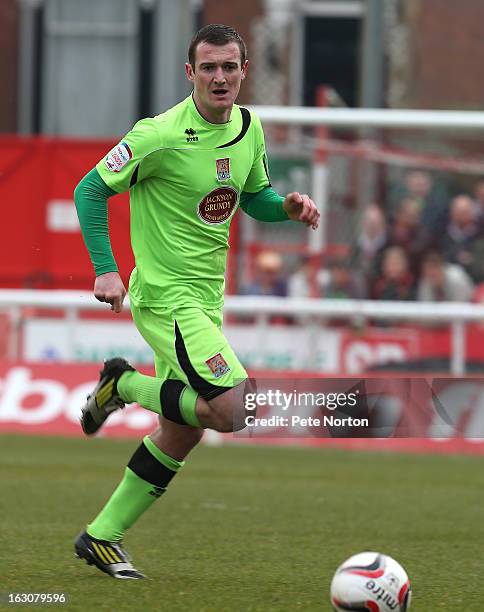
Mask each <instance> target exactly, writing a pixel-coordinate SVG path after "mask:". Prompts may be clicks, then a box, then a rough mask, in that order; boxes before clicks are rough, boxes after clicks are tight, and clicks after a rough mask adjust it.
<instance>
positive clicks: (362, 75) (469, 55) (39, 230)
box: [0, 0, 484, 421]
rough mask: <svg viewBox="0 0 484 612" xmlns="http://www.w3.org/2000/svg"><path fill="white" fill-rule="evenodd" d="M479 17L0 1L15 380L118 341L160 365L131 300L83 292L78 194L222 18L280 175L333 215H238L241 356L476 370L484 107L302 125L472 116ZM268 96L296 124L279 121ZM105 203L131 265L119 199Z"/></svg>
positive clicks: (408, 6) (10, 358)
mask: <svg viewBox="0 0 484 612" xmlns="http://www.w3.org/2000/svg"><path fill="white" fill-rule="evenodd" d="M483 20H484V5H483V3H482V2H480V0H466V2H465V3H456V2H454V1H453V0H405V1H403V0H351V1H350V0H332V1H329V0H244V2H240V1H239V0H237V1H236V0H225V1H224V2H223V3H222V2H218V1H216V0H177V1H176V2H174V1H173V0H83V2H78V1H77V0H2V2H1V3H0V44H1V53H0V79H1V81H2V82H3V83H4V86H3V93H2V96H1V97H0V131H1V132H2V134H1V135H0V197H1V201H2V207H3V211H4V222H3V224H2V228H1V229H0V232H1V240H0V287H1V291H0V297H1V301H0V358H2V359H3V361H2V363H4V364H5V366H4V368H3V375H5V376H8V372H10V370H9V368H10V365H11V364H13V363H17V364H18V363H21V364H23V365H24V366H25V367H27V369H28V375H27V374H25V371H24V375H25V376H27V378H28V379H29V380H30V381H31V382H32V380H33V378H35V377H36V376H38V375H40V374H38V373H39V372H42V371H43V370H36V368H39V367H40V368H42V367H43V366H45V365H46V364H49V363H57V364H59V363H65V364H72V363H74V364H76V363H77V364H79V363H81V362H82V363H86V364H93V363H96V362H99V361H100V360H101V359H103V358H104V357H108V356H110V355H114V354H123V355H124V356H125V357H127V358H128V359H130V360H132V361H133V362H135V363H137V364H151V361H152V356H151V353H150V351H149V349H148V348H147V347H146V345H145V344H144V342H143V340H142V339H141V338H140V337H139V335H138V334H137V332H136V330H135V329H134V326H133V325H132V323H131V320H130V316H129V313H128V312H126V313H124V314H123V315H122V316H121V317H117V318H115V317H114V316H112V315H111V313H110V312H105V310H104V309H103V307H102V305H99V306H100V308H101V309H100V310H99V309H97V310H96V309H95V306H96V305H94V306H93V305H92V304H90V305H86V304H87V302H86V298H85V294H84V292H85V291H90V290H91V288H92V285H93V272H92V268H91V264H90V262H89V259H88V256H87V252H86V250H85V248H84V246H83V242H82V239H81V234H80V230H79V226H78V222H77V217H76V213H75V209H74V205H73V196H72V194H73V190H74V187H75V186H76V184H77V182H78V181H79V180H80V178H81V177H82V176H83V175H84V174H85V173H86V172H87V171H88V170H90V169H91V168H92V167H93V165H94V164H95V163H96V162H97V161H98V160H99V159H100V158H101V157H102V156H103V155H105V153H106V151H108V150H109V149H110V148H111V146H112V145H113V144H114V143H116V142H117V141H118V140H119V138H120V137H121V136H122V135H123V134H124V133H126V132H127V131H128V130H129V129H130V127H131V126H132V125H133V124H134V123H135V122H136V121H137V120H138V119H139V118H140V117H144V116H149V115H156V114H159V113H161V112H163V111H164V110H165V109H167V108H169V107H170V106H172V105H174V104H175V103H177V102H178V101H179V100H181V99H182V98H183V97H185V96H187V95H188V94H189V92H190V88H189V83H188V82H187V81H186V79H185V75H184V62H185V61H186V52H187V47H188V42H189V40H190V38H191V36H192V35H193V33H194V32H195V31H196V30H197V29H198V28H199V27H201V26H202V25H204V24H207V23H214V22H215V23H226V24H229V25H232V26H234V27H235V28H236V29H237V30H238V31H239V32H240V33H241V35H242V36H243V37H244V39H245V40H246V42H247V45H248V49H249V60H250V67H249V75H248V78H247V79H246V81H245V82H244V83H243V88H242V91H241V94H240V98H239V103H240V104H244V105H250V106H253V107H254V108H255V109H256V110H258V109H260V115H261V117H262V119H263V124H264V128H265V132H266V141H267V149H268V154H269V162H270V173H271V180H272V184H273V186H274V187H275V189H276V190H277V191H278V192H279V193H281V194H285V193H287V192H288V191H294V190H298V191H301V192H305V193H310V194H312V196H313V197H314V199H315V200H316V201H317V203H318V205H319V206H320V207H321V210H322V213H323V223H322V228H321V231H319V232H317V233H315V232H309V231H307V230H306V229H305V228H303V227H300V226H299V225H298V224H293V223H284V224H262V223H257V222H254V221H253V220H251V219H250V218H248V217H247V216H245V215H243V214H242V213H238V214H237V215H236V216H235V218H234V220H233V222H232V236H231V250H230V257H229V266H228V271H227V279H226V282H227V294H228V295H227V311H226V312H227V314H226V328H225V329H226V334H227V336H228V337H229V339H230V341H231V342H232V344H233V346H234V348H235V350H236V352H237V353H238V354H239V355H240V356H241V358H242V360H243V362H244V363H245V364H246V366H247V367H249V368H251V369H252V370H256V371H264V372H278V373H279V375H284V373H287V372H290V373H291V374H294V375H296V374H297V373H298V372H299V373H300V372H303V373H305V374H307V373H315V374H318V375H331V374H333V375H334V374H351V375H359V374H362V373H365V372H369V371H374V370H375V369H384V370H385V371H387V372H396V371H400V372H419V373H422V372H433V373H444V374H447V373H449V372H453V373H454V374H462V373H463V372H482V366H483V365H484V353H483V349H482V346H484V342H483V341H484V327H483V326H482V324H481V323H480V318H482V307H481V306H479V304H480V302H481V301H482V300H483V299H484V286H483V284H482V283H483V281H484V257H483V254H484V152H483V150H482V127H481V126H482V125H483V123H482V116H480V115H478V114H477V113H476V114H474V115H472V116H473V117H475V118H476V124H475V126H472V125H471V127H470V129H466V130H462V129H457V128H456V127H455V125H454V124H453V123H449V126H448V127H446V126H445V125H442V123H441V124H440V126H439V127H438V128H436V127H435V125H433V124H432V121H431V120H430V115H427V117H429V123H428V125H427V124H425V123H423V124H422V123H420V125H419V127H418V128H417V127H415V125H413V127H412V125H410V124H406V123H405V121H404V120H403V119H402V120H401V121H395V123H394V124H388V123H387V124H386V125H385V126H382V125H376V124H373V125H371V126H369V125H368V124H365V123H364V122H362V123H361V124H357V122H356V123H355V121H353V122H351V121H349V122H348V123H347V124H345V123H344V122H343V121H342V122H340V123H338V125H332V124H331V123H330V122H327V123H325V122H324V121H313V122H311V123H308V122H304V121H303V120H302V118H303V117H304V110H300V109H301V107H319V108H321V109H322V110H328V111H332V110H334V109H335V110H338V111H343V110H345V109H346V110H348V111H352V110H354V109H360V110H361V109H390V110H394V111H398V110H405V109H416V110H419V109H420V110H426V111H439V110H453V111H462V113H463V115H465V114H466V113H467V112H468V111H479V110H481V109H482V105H483V100H484V80H483V79H482V65H483V64H484V39H483V37H482V32H481V24H482V22H483ZM266 106H270V107H275V106H277V107H281V108H282V109H287V111H288V112H292V113H293V114H294V112H295V113H296V114H297V113H300V116H301V121H300V122H299V123H298V119H297V118H296V119H294V117H293V118H292V119H289V115H288V119H287V121H286V120H284V119H281V120H279V121H278V122H277V123H276V122H274V121H272V120H271V113H270V111H268V110H267V109H266V111H265V112H264V107H266ZM355 112H356V111H355ZM434 116H437V115H435V113H434ZM479 121H481V123H480V124H479ZM109 213H110V228H111V236H112V242H113V248H114V253H115V256H116V259H117V261H118V264H119V266H120V271H121V273H122V276H123V278H124V279H125V280H127V278H128V276H129V273H130V271H131V268H132V265H133V260H132V255H131V252H130V250H129V248H128V244H129V211H128V197H127V195H123V196H117V197H115V198H113V199H111V201H110V205H109ZM32 290H34V291H35V292H36V293H35V294H33V293H31V291H32ZM51 290H69V291H74V294H69V295H68V294H66V293H62V294H60V293H42V292H43V291H51ZM26 291H27V293H26ZM35 296H38V297H35ZM49 296H50V297H49ZM76 296H77V297H76ZM240 296H243V297H240ZM272 296H275V297H274V300H272V301H271V300H270V299H269V298H271V297H272ZM277 298H278V299H277ZM268 299H269V301H267V300H268ZM355 299H356V300H365V304H366V306H365V307H364V308H363V306H361V307H353V306H351V307H349V306H348V304H351V303H350V302H348V300H355ZM282 300H286V302H285V303H286V304H287V306H286V307H284V305H281V301H282ZM366 300H368V301H371V303H372V304H374V305H373V306H372V305H371V304H370V305H369V306H368V303H367V302H366ZM359 303H360V302H359ZM440 303H442V304H440ZM449 303H450V304H449ZM264 305H265V306H264ZM439 308H440V310H439ZM421 313H422V314H421ZM434 313H436V315H435V317H433V314H434ZM439 313H440V314H439ZM9 364H10V365H9ZM66 367H68V366H67V365H66ZM86 367H88V366H86ZM89 367H90V368H91V369H90V370H89V371H93V370H92V366H89ZM29 368H30V369H29ZM66 371H67V370H66ZM69 371H70V372H71V370H69ZM73 371H74V370H72V372H73ZM77 371H78V372H82V369H81V370H79V369H78V370H77ZM86 372H87V370H86ZM69 376H70V374H69ZM76 376H77V377H78V378H79V376H80V375H76ZM29 377H30V378H29ZM32 377H33V378H32ZM68 378H69V377H68ZM81 378H82V376H81ZM31 379H32V380H31ZM19 380H20V379H19ZM22 380H23V381H24V382H23V384H24V386H25V384H26V382H25V381H26V380H27V379H25V378H24V379H22ZM76 380H77V379H76ZM81 382H82V381H80V380H77V382H76V384H77V383H79V384H80V383H81ZM16 384H17V383H16ZM18 384H20V383H18ZM32 384H33V383H32ZM62 384H67V383H65V381H64V382H63V383H62ZM69 384H71V386H72V385H73V384H74V382H72V383H69ZM32 401H33V400H32ZM27 404H28V402H27ZM27 404H26V405H27ZM32 405H35V402H33V404H32ZM26 418H27V417H26ZM3 420H4V421H8V419H6V418H4V419H3Z"/></svg>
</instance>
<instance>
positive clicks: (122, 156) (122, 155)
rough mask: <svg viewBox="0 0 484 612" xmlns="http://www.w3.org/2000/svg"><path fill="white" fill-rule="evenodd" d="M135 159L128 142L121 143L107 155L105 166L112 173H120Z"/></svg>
mask: <svg viewBox="0 0 484 612" xmlns="http://www.w3.org/2000/svg"><path fill="white" fill-rule="evenodd" d="M132 157H133V154H132V153H131V149H130V148H129V145H128V144H127V143H126V142H120V143H119V144H117V145H116V146H115V147H114V148H113V149H111V151H109V153H108V154H107V155H106V159H105V160H104V165H105V166H106V168H107V169H108V170H109V171H110V172H119V171H120V170H121V169H122V168H123V167H124V166H125V165H126V164H127V163H128V162H129V160H130V159H131V158H132Z"/></svg>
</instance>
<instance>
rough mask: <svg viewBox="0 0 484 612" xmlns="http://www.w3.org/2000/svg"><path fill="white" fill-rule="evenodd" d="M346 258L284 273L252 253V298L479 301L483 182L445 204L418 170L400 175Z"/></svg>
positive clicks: (483, 284)
mask: <svg viewBox="0 0 484 612" xmlns="http://www.w3.org/2000/svg"><path fill="white" fill-rule="evenodd" d="M347 251H348V252H347V254H346V255H345V256H338V257H329V258H324V259H322V265H321V266H320V267H319V269H318V267H316V270H315V266H314V265H313V262H311V261H310V260H309V259H307V258H306V259H303V260H302V262H301V264H300V267H299V268H298V269H297V270H296V271H295V272H293V273H292V274H291V275H289V276H288V277H287V278H286V277H285V275H284V266H283V263H284V262H283V259H282V257H281V256H280V255H279V254H277V253H275V252H272V251H264V252H262V253H260V254H259V256H258V258H257V259H256V262H255V277H254V282H253V283H252V284H251V285H249V286H247V287H245V288H244V290H243V292H244V293H246V294H256V295H279V296H285V295H288V296H292V297H327V298H350V299H351V298H352V299H362V298H363V299H377V300H421V301H465V302H468V301H472V300H474V301H482V300H481V299H480V296H484V179H480V180H478V181H477V182H476V184H475V185H474V187H473V190H472V195H469V194H466V193H458V194H457V195H455V196H454V197H452V198H450V197H449V196H448V195H447V193H446V192H445V190H443V189H442V188H441V187H439V186H438V185H436V184H434V181H433V179H432V177H431V175H430V174H429V173H427V172H424V171H421V170H418V171H417V170H414V171H410V172H408V173H407V175H406V177H405V181H404V183H403V184H402V185H399V186H398V188H395V189H394V190H393V192H392V193H391V194H390V196H389V198H388V202H387V203H386V206H379V205H378V204H376V203H371V204H369V205H368V206H367V207H366V208H365V209H364V211H363V212H362V215H361V218H360V223H359V227H358V229H357V231H356V232H355V240H354V241H353V243H352V244H351V245H348V249H347Z"/></svg>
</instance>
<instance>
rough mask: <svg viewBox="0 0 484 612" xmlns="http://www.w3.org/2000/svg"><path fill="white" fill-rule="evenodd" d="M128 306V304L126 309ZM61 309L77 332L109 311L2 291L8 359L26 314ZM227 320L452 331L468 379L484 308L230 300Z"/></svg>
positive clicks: (71, 295) (62, 295)
mask: <svg viewBox="0 0 484 612" xmlns="http://www.w3.org/2000/svg"><path fill="white" fill-rule="evenodd" d="M128 303H129V301H128V300H126V304H125V307H127V305H128ZM28 307H31V308H41V309H61V310H64V311H65V313H66V319H67V321H68V324H69V325H72V326H75V325H76V322H77V318H78V314H79V311H106V309H107V308H108V306H107V305H106V304H104V303H101V302H98V301H97V300H96V299H95V298H94V296H93V294H92V293H90V292H86V291H37V290H14V289H0V310H3V311H5V312H8V313H9V315H10V318H11V322H12V333H11V338H10V339H9V358H11V359H15V358H17V357H18V334H19V331H20V327H21V323H22V320H23V318H25V316H24V313H23V310H24V309H25V308H28ZM224 312H225V314H233V315H245V316H251V317H255V319H256V325H258V326H260V327H261V330H262V329H263V328H264V327H265V326H267V325H269V318H270V317H271V316H273V315H285V316H290V317H295V316H297V317H302V316H307V317H310V318H311V319H312V320H313V321H316V322H317V321H319V320H325V319H331V318H333V319H334V318H337V319H347V320H349V321H351V320H358V321H361V320H365V319H372V320H378V321H397V322H402V321H411V322H414V323H442V324H445V323H447V324H449V325H450V327H451V330H452V331H451V336H452V348H451V372H452V374H454V375H462V374H464V373H465V361H466V347H465V325H466V324H467V323H471V322H479V321H484V306H481V305H477V304H468V303H455V302H441V303H433V302H377V301H370V300H324V299H323V300H315V299H307V298H279V297H257V296H227V297H226V299H225V307H224Z"/></svg>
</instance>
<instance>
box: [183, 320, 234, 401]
mask: <svg viewBox="0 0 484 612" xmlns="http://www.w3.org/2000/svg"><path fill="white" fill-rule="evenodd" d="M175 351H176V356H177V358H178V363H179V364H180V367H181V369H182V370H183V371H184V372H185V374H186V377H187V378H188V382H189V383H190V387H192V389H195V391H196V392H197V393H199V394H200V395H201V396H202V397H203V399H206V400H209V399H213V398H214V397H217V396H219V395H221V394H222V393H225V391H229V389H231V388H232V387H218V386H217V385H212V383H210V382H208V381H207V380H205V379H204V378H202V377H201V376H200V375H199V374H198V372H197V371H196V370H195V368H194V367H193V365H192V363H191V361H190V358H189V357H188V352H187V348H186V346H185V342H184V340H183V336H182V335H181V331H180V328H179V327H178V323H177V322H176V321H175Z"/></svg>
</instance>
